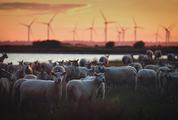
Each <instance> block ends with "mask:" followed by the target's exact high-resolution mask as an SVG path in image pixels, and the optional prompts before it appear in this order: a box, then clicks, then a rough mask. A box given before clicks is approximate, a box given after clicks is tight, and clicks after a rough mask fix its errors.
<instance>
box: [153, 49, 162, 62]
mask: <svg viewBox="0 0 178 120" xmlns="http://www.w3.org/2000/svg"><path fill="white" fill-rule="evenodd" d="M154 54H155V61H156V63H159V61H160V58H161V56H162V52H161V50H156V51H155V53H154Z"/></svg>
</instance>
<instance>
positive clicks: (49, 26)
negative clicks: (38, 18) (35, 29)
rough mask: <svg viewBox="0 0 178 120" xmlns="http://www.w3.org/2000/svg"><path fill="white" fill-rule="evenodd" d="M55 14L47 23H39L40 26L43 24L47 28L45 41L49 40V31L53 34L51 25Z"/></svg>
mask: <svg viewBox="0 0 178 120" xmlns="http://www.w3.org/2000/svg"><path fill="white" fill-rule="evenodd" d="M56 15H57V14H55V15H54V16H52V17H51V19H50V20H49V21H48V22H40V23H41V24H44V25H46V26H47V40H49V39H50V30H51V31H52V32H53V30H52V27H51V23H52V22H53V20H54V18H55V17H56Z"/></svg>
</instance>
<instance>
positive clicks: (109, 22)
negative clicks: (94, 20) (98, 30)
mask: <svg viewBox="0 0 178 120" xmlns="http://www.w3.org/2000/svg"><path fill="white" fill-rule="evenodd" d="M107 23H108V24H111V23H117V22H116V21H107Z"/></svg>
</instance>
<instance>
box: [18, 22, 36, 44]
mask: <svg viewBox="0 0 178 120" xmlns="http://www.w3.org/2000/svg"><path fill="white" fill-rule="evenodd" d="M34 22H35V19H33V20H32V22H31V23H30V24H24V23H20V24H21V25H23V26H25V27H26V28H27V40H28V42H30V34H31V27H32V25H33V23H34Z"/></svg>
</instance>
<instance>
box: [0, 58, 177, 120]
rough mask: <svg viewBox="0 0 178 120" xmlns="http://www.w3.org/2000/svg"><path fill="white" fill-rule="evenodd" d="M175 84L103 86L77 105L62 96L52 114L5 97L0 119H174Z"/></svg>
mask: <svg viewBox="0 0 178 120" xmlns="http://www.w3.org/2000/svg"><path fill="white" fill-rule="evenodd" d="M110 65H111V66H112V65H114V66H120V65H121V61H111V62H110ZM176 86H177V85H171V86H170V87H169V88H167V91H166V92H164V93H163V92H161V91H159V90H155V91H151V92H150V91H146V90H143V89H139V90H137V91H134V90H132V89H129V88H127V87H126V86H121V87H112V86H109V87H108V86H107V87H106V99H105V100H103V101H102V100H96V101H93V102H92V103H87V102H85V101H81V102H80V104H79V105H76V104H71V103H69V102H68V101H65V100H62V101H61V102H60V103H61V104H59V105H58V107H57V109H56V110H55V112H54V113H53V114H49V113H48V112H46V111H45V108H40V107H39V108H38V109H32V110H30V111H29V112H28V113H24V112H23V111H20V110H19V109H18V108H17V107H15V105H14V104H13V102H12V101H5V102H4V103H6V104H1V105H0V120H25V119H27V120H34V119H37V120H176V119H178V88H176ZM1 100H3V99H1ZM0 102H1V103H2V101H0Z"/></svg>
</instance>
